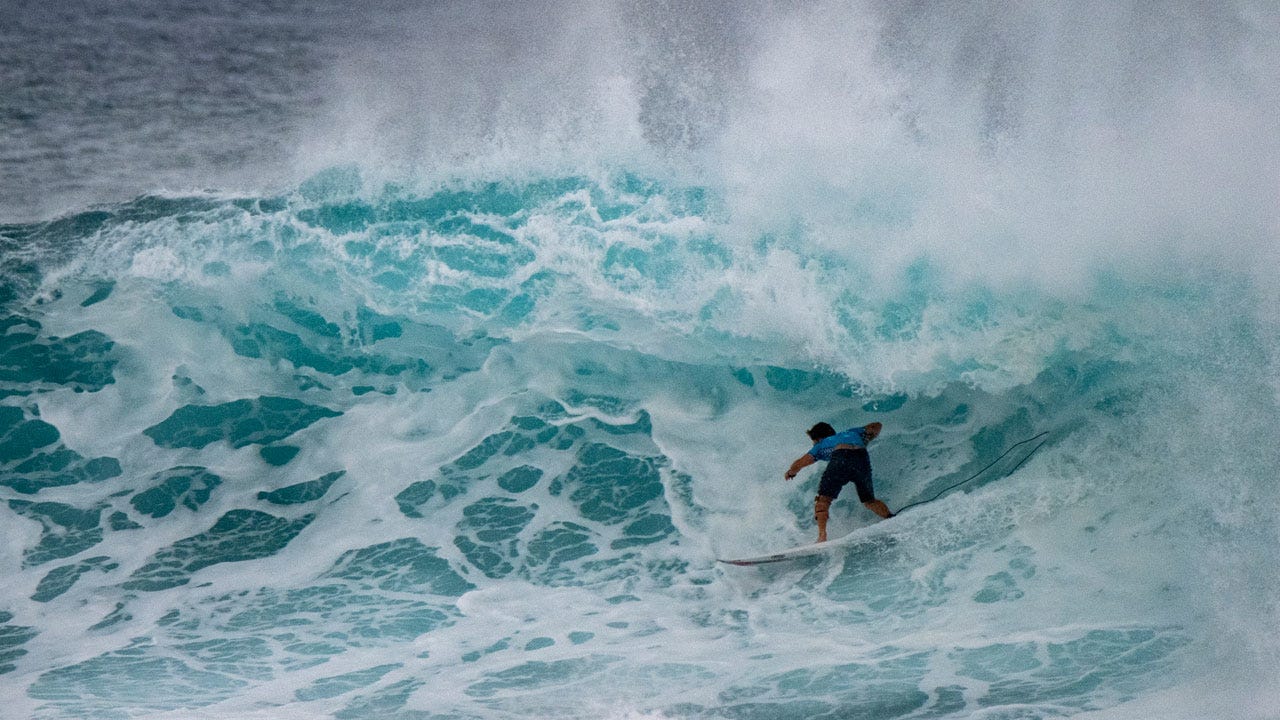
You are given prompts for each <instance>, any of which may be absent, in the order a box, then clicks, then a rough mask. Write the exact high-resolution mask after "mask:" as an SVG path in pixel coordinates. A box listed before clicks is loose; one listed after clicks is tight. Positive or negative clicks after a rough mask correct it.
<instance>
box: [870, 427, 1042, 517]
mask: <svg viewBox="0 0 1280 720" xmlns="http://www.w3.org/2000/svg"><path fill="white" fill-rule="evenodd" d="M1048 434H1049V433H1048V432H1047V431H1046V432H1042V433H1040V434H1038V435H1033V436H1031V437H1029V438H1027V439H1026V440H1019V441H1018V442H1016V443H1014V444H1012V445H1010V446H1009V447H1008V449H1006V450H1005V451H1004V452H1002V453H1000V456H999V457H997V458H996V459H995V460H992V461H991V462H990V463H988V464H987V466H986V467H984V468H982V469H981V470H979V471H978V472H976V473H974V474H973V475H970V476H969V477H967V478H965V479H964V480H961V481H960V482H958V483H956V484H954V485H951V486H948V487H945V488H943V489H942V490H941V491H939V492H938V494H937V495H934V496H933V497H931V498H929V499H928V500H920V501H918V502H913V503H911V504H910V505H907V506H906V507H903V508H900V509H899V510H898V511H897V512H896V513H894V515H901V514H902V513H904V512H906V511H907V510H910V509H911V508H913V507H917V506H920V505H924V504H926V503H931V502H933V501H934V500H937V499H938V498H940V497H942V496H943V495H946V494H947V493H949V492H951V491H952V490H955V489H956V488H958V487H960V486H961V485H964V484H966V483H969V482H972V481H973V480H976V479H977V478H978V476H979V475H981V474H982V473H984V472H986V471H988V470H990V469H991V468H993V467H995V464H996V463H998V462H1000V461H1001V460H1003V459H1004V458H1005V456H1007V455H1008V454H1009V453H1011V452H1013V451H1014V449H1015V448H1018V447H1021V446H1023V445H1026V444H1028V443H1033V442H1035V441H1036V440H1040V442H1039V443H1038V444H1037V445H1036V446H1035V447H1033V448H1031V451H1030V452H1028V453H1027V454H1026V455H1024V456H1023V457H1022V459H1021V460H1019V461H1018V464H1017V465H1014V466H1013V468H1012V469H1010V470H1009V471H1008V472H1006V473H1005V474H1004V475H1002V476H1001V477H1009V476H1010V475H1012V474H1014V473H1015V472H1017V470H1018V468H1020V467H1022V466H1023V464H1025V463H1026V462H1027V460H1030V459H1031V456H1032V455H1034V454H1035V452H1036V451H1037V450H1039V449H1040V447H1041V446H1042V445H1044V444H1045V443H1047V442H1049V438H1048V437H1046V436H1047V435H1048ZM1041 438H1043V439H1041Z"/></svg>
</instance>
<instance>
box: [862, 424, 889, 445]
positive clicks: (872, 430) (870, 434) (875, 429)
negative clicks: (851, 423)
mask: <svg viewBox="0 0 1280 720" xmlns="http://www.w3.org/2000/svg"><path fill="white" fill-rule="evenodd" d="M883 427H884V426H883V425H881V424H880V423H878V422H873V423H871V424H870V425H867V426H866V427H865V428H864V429H863V430H864V432H866V436H867V440H868V441H870V440H875V439H876V438H877V437H879V436H880V429H881V428H883Z"/></svg>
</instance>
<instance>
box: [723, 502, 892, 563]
mask: <svg viewBox="0 0 1280 720" xmlns="http://www.w3.org/2000/svg"><path fill="white" fill-rule="evenodd" d="M894 517H897V516H896V515H895V516H894ZM891 519H892V518H891ZM881 522H883V521H881ZM885 532H886V531H885V530H884V529H883V528H882V527H881V523H876V524H875V525H871V526H868V527H864V528H860V529H858V530H854V531H853V532H851V533H849V534H848V535H845V536H844V537H840V538H836V539H835V540H831V541H828V542H823V543H812V544H809V545H801V546H799V547H793V548H791V549H790V550H783V551H782V552H778V553H774V554H772V555H761V556H760V557H749V558H739V559H736V560H729V559H724V558H716V562H722V563H725V564H728V565H739V566H743V567H747V566H751V565H767V564H769V563H777V562H786V561H787V560H797V559H799V558H803V557H810V556H812V555H824V554H830V553H833V552H836V551H839V550H847V549H849V548H851V547H852V546H855V545H858V544H860V543H863V542H867V541H870V540H871V539H872V538H875V537H887V536H886V535H885Z"/></svg>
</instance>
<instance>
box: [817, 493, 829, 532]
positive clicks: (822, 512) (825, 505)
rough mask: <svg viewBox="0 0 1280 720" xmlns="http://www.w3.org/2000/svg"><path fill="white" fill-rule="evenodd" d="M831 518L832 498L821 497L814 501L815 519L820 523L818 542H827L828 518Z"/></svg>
mask: <svg viewBox="0 0 1280 720" xmlns="http://www.w3.org/2000/svg"><path fill="white" fill-rule="evenodd" d="M830 516H831V498H829V497H827V496H826V495H819V496H817V497H815V498H814V499H813V519H814V520H817V521H818V542H826V541H827V518H829V517H830Z"/></svg>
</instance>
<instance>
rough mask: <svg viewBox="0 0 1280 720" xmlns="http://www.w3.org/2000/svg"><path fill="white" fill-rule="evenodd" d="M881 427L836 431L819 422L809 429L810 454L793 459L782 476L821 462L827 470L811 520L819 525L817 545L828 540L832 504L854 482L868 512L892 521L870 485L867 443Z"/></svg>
mask: <svg viewBox="0 0 1280 720" xmlns="http://www.w3.org/2000/svg"><path fill="white" fill-rule="evenodd" d="M882 427H884V426H883V425H881V424H880V423H878V422H873V423H870V424H868V425H864V426H862V427H852V428H849V429H848V430H845V431H843V432H836V431H835V428H833V427H831V426H830V425H828V424H827V423H824V422H820V423H818V424H817V425H814V426H813V427H811V428H809V430H808V431H807V434H808V435H809V439H810V440H812V441H813V443H814V445H813V447H812V448H810V449H809V452H807V453H805V454H804V455H801V456H800V457H798V458H796V461H795V462H793V463H791V467H789V468H787V472H786V473H785V474H784V475H783V477H784V478H785V479H787V480H790V479H792V478H794V477H795V476H796V473H798V472H800V471H801V470H802V469H804V468H806V467H808V466H810V465H812V464H814V463H815V462H818V461H819V460H823V461H825V462H826V463H827V469H826V470H824V471H823V473H822V481H821V482H820V483H818V496H817V497H815V498H814V499H813V519H814V520H816V521H817V522H818V542H826V541H827V518H828V517H830V509H831V503H832V501H834V500H835V499H836V498H837V497H839V496H840V491H841V490H842V489H843V488H844V486H845V485H848V484H849V483H853V484H854V487H856V488H857V489H858V499H859V500H861V501H862V504H863V505H865V506H866V508H867V509H868V510H870V511H871V512H873V513H875V514H877V515H879V516H880V517H882V518H891V517H893V513H892V512H889V506H887V505H885V504H884V503H883V502H881V501H879V500H877V499H876V496H875V490H874V489H873V488H872V485H871V457H870V456H869V455H868V454H867V444H868V443H870V442H871V441H872V440H875V439H876V437H878V436H879V435H880V429H881V428H882Z"/></svg>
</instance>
